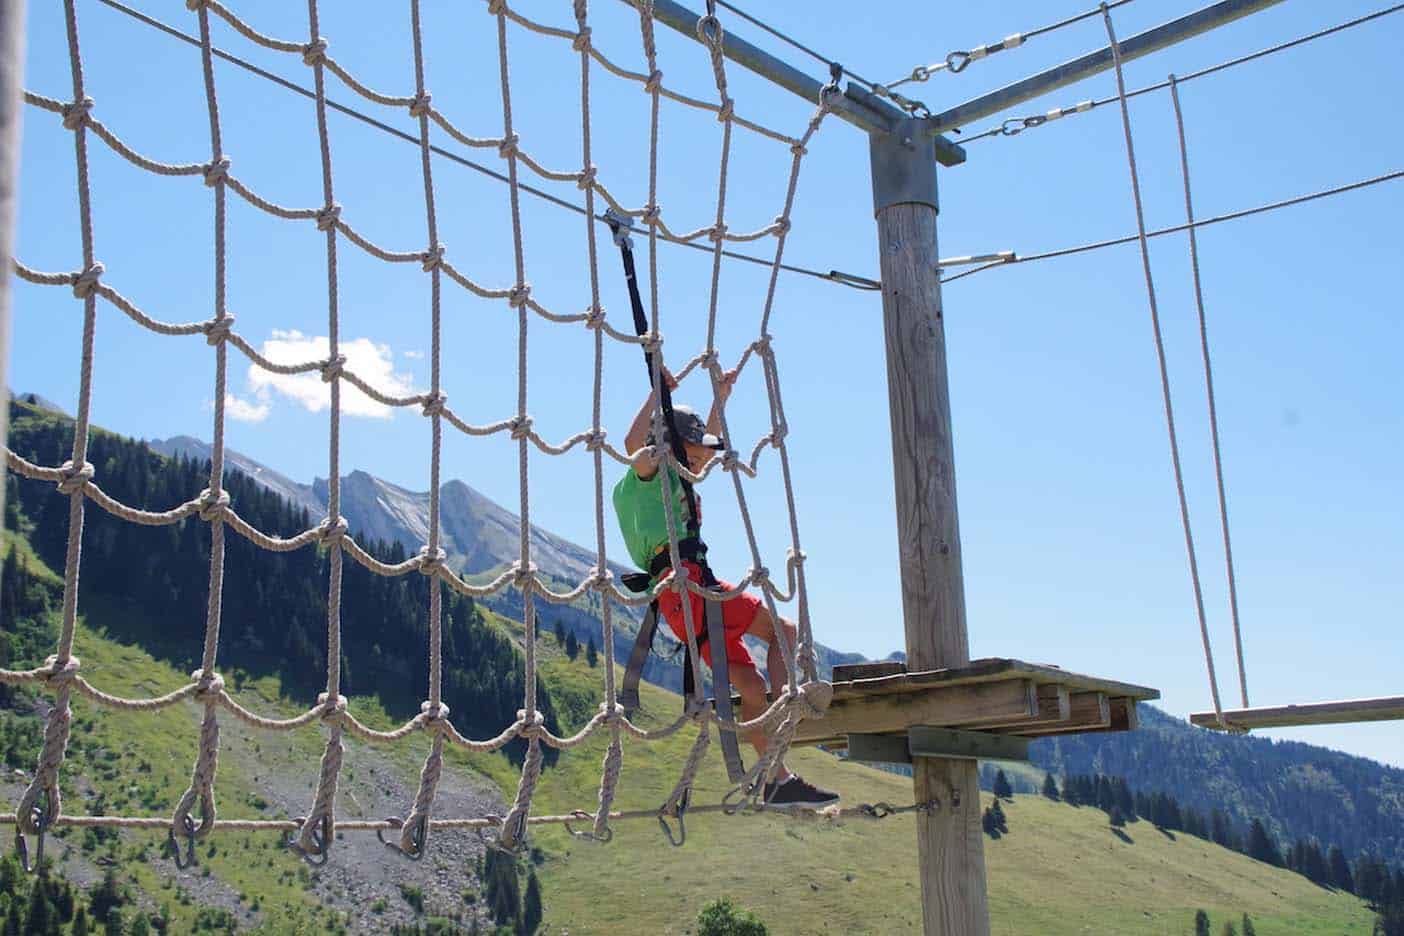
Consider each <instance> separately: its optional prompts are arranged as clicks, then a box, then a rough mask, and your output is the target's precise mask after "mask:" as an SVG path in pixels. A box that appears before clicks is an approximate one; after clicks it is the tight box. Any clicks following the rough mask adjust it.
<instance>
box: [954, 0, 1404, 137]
mask: <svg viewBox="0 0 1404 936" xmlns="http://www.w3.org/2000/svg"><path fill="white" fill-rule="evenodd" d="M1400 10H1404V3H1396V4H1395V5H1394V6H1391V7H1386V8H1385V9H1382V10H1376V11H1375V12H1374V13H1367V14H1366V15H1364V16H1360V17H1357V18H1355V19H1353V20H1347V21H1346V22H1344V23H1338V24H1336V25H1335V26H1328V27H1327V28H1325V29H1321V30H1317V31H1316V32H1314V33H1309V34H1307V35H1305V36H1298V37H1297V38H1296V39H1290V40H1288V41H1286V42H1281V43H1278V44H1277V45H1273V46H1268V47H1267V48H1265V49H1259V50H1258V51H1257V52H1250V53H1248V54H1247V55H1241V56H1239V57H1238V58H1234V59H1229V60H1228V61H1226V62H1220V63H1219V64H1217V65H1210V66H1209V67H1208V68H1201V69H1200V70H1199V71H1193V72H1190V73H1189V74H1187V75H1181V76H1179V77H1177V78H1176V79H1175V81H1176V82H1178V83H1180V84H1184V83H1185V82H1187V81H1193V80H1194V79H1196V78H1203V77H1204V76H1206V75H1212V74H1214V73H1215V72H1221V71H1223V70H1224V69H1227V68H1233V67H1234V66H1236V65H1243V64H1245V63H1247V62H1252V61H1255V60H1257V59H1260V58H1264V57H1266V56H1269V55H1273V54H1276V53H1278V52H1285V51H1286V50H1288V49H1294V48H1296V47H1297V46H1299V45H1305V44H1306V43H1308V42H1312V41H1314V40H1316V39H1323V38H1325V37H1326V36H1331V35H1334V34H1336V33H1338V32H1344V31H1345V30H1347V29H1351V28H1352V27H1355V26H1361V25H1363V24H1365V23H1369V22H1372V21H1374V20H1377V19H1380V18H1381V17H1384V16H1388V15H1389V14H1391V13H1398V12H1399V11H1400ZM1168 87H1170V82H1169V81H1161V82H1157V83H1156V84H1153V85H1146V86H1145V87H1144V88H1137V89H1136V90H1134V91H1128V92H1126V97H1127V99H1128V100H1129V99H1130V98H1133V97H1139V96H1141V95H1142V94H1149V93H1150V92H1152V91H1160V90H1162V89H1164V88H1168ZM1116 100H1118V97H1117V96H1116V95H1112V96H1111V97H1105V98H1099V99H1096V100H1088V101H1082V102H1080V103H1078V104H1074V105H1071V106H1069V107H1055V108H1053V109H1052V110H1050V111H1047V112H1046V113H1043V114H1032V115H1030V116H1028V117H1011V118H1009V119H1008V120H1006V121H1004V122H1003V123H1001V124H1000V125H999V126H997V127H991V128H990V129H988V130H986V131H984V132H983V133H977V134H975V135H974V136H970V137H965V138H964V139H962V140H961V145H962V146H963V145H965V144H967V143H974V142H976V141H978V140H985V139H988V138H990V137H994V136H1006V137H1012V136H1018V135H1019V134H1020V133H1023V132H1024V131H1025V130H1032V129H1034V128H1035V127H1041V126H1043V125H1044V124H1046V123H1048V122H1049V121H1052V120H1058V119H1059V118H1062V117H1068V116H1070V115H1072V114H1080V113H1084V112H1086V111H1090V110H1093V109H1095V108H1098V107H1101V106H1102V105H1104V104H1110V103H1112V102H1113V101H1116Z"/></svg>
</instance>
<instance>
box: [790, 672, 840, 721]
mask: <svg viewBox="0 0 1404 936" xmlns="http://www.w3.org/2000/svg"><path fill="white" fill-rule="evenodd" d="M833 700H834V687H833V685H832V684H830V683H826V682H823V681H821V680H813V681H811V682H807V683H805V684H804V685H803V686H800V690H799V696H797V697H796V699H795V701H794V704H795V705H797V706H799V707H800V708H801V709H803V717H805V718H823V717H824V713H825V712H827V711H828V710H829V703H830V702H832V701H833Z"/></svg>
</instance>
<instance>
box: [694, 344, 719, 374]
mask: <svg viewBox="0 0 1404 936" xmlns="http://www.w3.org/2000/svg"><path fill="white" fill-rule="evenodd" d="M720 362H721V355H720V354H719V353H718V352H717V349H716V348H709V349H708V350H706V351H703V352H702V353H701V354H699V355H697V364H698V366H700V367H702V368H703V369H704V370H706V371H708V372H709V373H712V374H715V373H716V372H717V370H719V369H720Z"/></svg>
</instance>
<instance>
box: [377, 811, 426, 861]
mask: <svg viewBox="0 0 1404 936" xmlns="http://www.w3.org/2000/svg"><path fill="white" fill-rule="evenodd" d="M385 821H386V822H388V823H390V825H391V828H394V829H403V828H404V827H405V821H404V820H403V819H401V818H399V817H398V816H387V817H386V818H385ZM375 837H376V838H378V839H380V844H382V845H384V846H385V847H386V848H389V849H392V850H394V851H397V852H399V853H400V854H402V855H404V856H405V857H406V858H408V859H409V860H410V861H418V860H419V859H421V858H423V857H424V846H425V844H426V843H427V842H428V841H429V816H428V815H422V816H420V817H419V818H418V819H417V820H415V824H414V828H413V829H412V830H411V831H410V849H413V850H412V851H411V850H410V849H407V848H404V847H403V846H401V845H400V843H399V842H389V841H386V839H385V836H384V835H382V834H381V830H380V829H376V830H375Z"/></svg>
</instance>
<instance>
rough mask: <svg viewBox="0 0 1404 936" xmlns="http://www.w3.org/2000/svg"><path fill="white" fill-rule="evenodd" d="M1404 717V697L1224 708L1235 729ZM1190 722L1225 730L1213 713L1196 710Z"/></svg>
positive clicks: (1229, 725) (1342, 722)
mask: <svg viewBox="0 0 1404 936" xmlns="http://www.w3.org/2000/svg"><path fill="white" fill-rule="evenodd" d="M1394 720H1404V696H1389V697H1386V698H1382V699H1343V700H1341V701H1338V702H1313V703H1309V704H1307V705H1278V706H1273V707H1267V708H1248V709H1224V721H1225V722H1227V727H1228V728H1229V729H1230V730H1232V729H1239V728H1241V729H1252V728H1294V727H1298V726H1302V725H1343V724H1351V723H1354V722H1369V721H1394ZM1190 722H1191V723H1192V724H1195V725H1198V726H1199V727H1201V728H1216V729H1222V728H1224V727H1225V726H1224V725H1220V724H1219V719H1218V718H1217V716H1215V715H1214V713H1213V712H1195V713H1194V714H1193V715H1191V716H1190Z"/></svg>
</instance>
